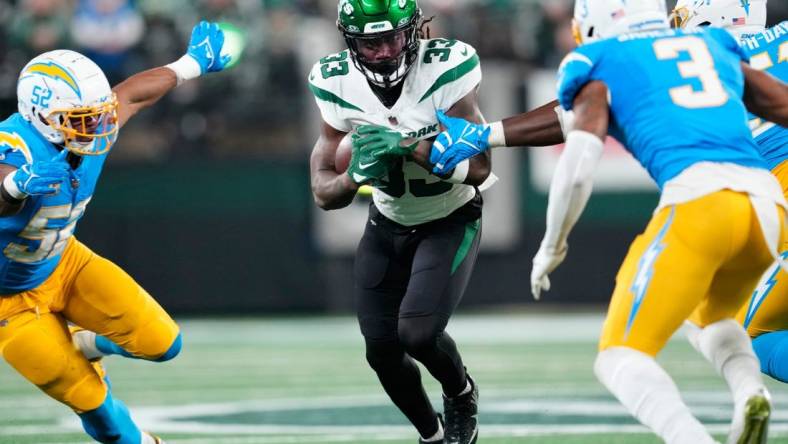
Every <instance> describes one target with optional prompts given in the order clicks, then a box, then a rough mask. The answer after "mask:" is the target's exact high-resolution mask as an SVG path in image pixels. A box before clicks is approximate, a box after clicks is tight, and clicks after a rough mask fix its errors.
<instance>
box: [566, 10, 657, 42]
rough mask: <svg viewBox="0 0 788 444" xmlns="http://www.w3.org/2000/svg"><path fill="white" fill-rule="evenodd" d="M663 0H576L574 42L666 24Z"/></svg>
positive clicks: (593, 39)
mask: <svg viewBox="0 0 788 444" xmlns="http://www.w3.org/2000/svg"><path fill="white" fill-rule="evenodd" d="M669 27H670V22H669V21H668V13H667V7H666V6H665V0H576V1H575V17H574V21H573V25H572V28H573V29H572V30H573V33H574V35H575V41H576V42H577V44H578V45H580V44H583V43H591V42H593V41H596V40H601V39H606V38H610V37H613V36H616V35H619V34H626V33H629V32H639V31H646V30H651V29H664V28H669Z"/></svg>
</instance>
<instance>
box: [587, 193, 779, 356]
mask: <svg viewBox="0 0 788 444" xmlns="http://www.w3.org/2000/svg"><path fill="white" fill-rule="evenodd" d="M779 211H780V213H781V215H783V214H784V211H783V210H782V208H780V209H779ZM784 228H785V227H783V229H784ZM784 238H785V237H784V236H783V239H784ZM781 241H782V240H781ZM772 261H773V258H772V256H771V253H770V252H769V250H768V247H767V246H766V242H765V240H764V238H763V234H762V231H761V228H760V224H759V222H758V219H757V216H756V215H755V212H754V210H753V208H752V205H751V204H750V200H749V197H748V196H747V195H746V194H742V193H737V192H733V191H729V190H723V191H718V192H716V193H712V194H709V195H707V196H704V197H701V198H699V199H696V200H693V201H690V202H686V203H683V204H679V205H674V206H670V207H667V208H663V209H662V210H660V211H659V212H658V213H657V214H655V215H654V216H653V217H652V219H651V221H650V222H649V224H648V226H647V227H646V231H645V232H644V233H643V234H641V235H640V236H638V237H637V238H636V239H635V241H634V242H633V243H632V245H631V247H630V249H629V252H628V253H627V256H626V258H625V259H624V262H623V264H622V265H621V268H620V270H619V272H618V275H617V277H616V288H615V290H614V292H613V298H612V300H611V302H610V307H609V310H608V315H607V319H606V320H605V323H604V326H603V330H602V336H601V339H600V344H599V348H600V350H604V349H606V348H608V347H615V346H626V347H630V348H633V349H636V350H639V351H641V352H644V353H647V354H649V355H651V356H656V354H657V353H658V352H659V351H660V350H661V349H662V347H663V346H664V345H665V343H666V342H667V341H668V339H669V338H670V337H671V335H672V334H673V333H674V332H675V331H676V330H677V329H678V328H679V327H680V326H681V324H682V322H683V321H684V320H685V319H687V317H688V316H690V314H692V313H693V310H696V309H697V310H696V315H697V321H698V323H699V325H700V326H706V325H708V324H710V323H713V322H716V321H719V320H721V319H724V318H731V317H733V316H734V315H735V314H736V312H737V311H738V310H739V308H740V307H741V306H742V304H743V303H744V301H745V299H746V298H747V297H748V295H749V294H750V292H751V291H752V289H753V288H754V287H755V284H756V283H757V282H758V279H759V278H760V276H761V274H762V273H763V272H764V270H766V268H767V267H768V266H769V264H771V263H772Z"/></svg>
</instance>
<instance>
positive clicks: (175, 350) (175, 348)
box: [155, 333, 183, 362]
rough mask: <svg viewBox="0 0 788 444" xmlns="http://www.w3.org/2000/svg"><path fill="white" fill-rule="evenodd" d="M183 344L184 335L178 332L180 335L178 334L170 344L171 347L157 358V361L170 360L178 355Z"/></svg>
mask: <svg viewBox="0 0 788 444" xmlns="http://www.w3.org/2000/svg"><path fill="white" fill-rule="evenodd" d="M182 346H183V337H182V334H181V333H178V336H176V337H175V340H174V341H172V345H170V348H168V349H167V351H166V352H164V354H163V355H161V356H159V357H158V358H156V359H155V361H156V362H164V361H169V360H170V359H172V358H174V357H176V356H178V354H179V353H180V352H181V348H182Z"/></svg>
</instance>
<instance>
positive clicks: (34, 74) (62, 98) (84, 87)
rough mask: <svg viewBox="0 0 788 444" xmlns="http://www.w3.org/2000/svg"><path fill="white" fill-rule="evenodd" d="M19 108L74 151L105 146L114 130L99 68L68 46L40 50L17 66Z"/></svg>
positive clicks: (113, 105)
mask: <svg viewBox="0 0 788 444" xmlns="http://www.w3.org/2000/svg"><path fill="white" fill-rule="evenodd" d="M16 97H17V100H18V106H19V114H21V115H22V117H24V118H25V119H26V120H27V121H28V122H30V123H31V124H32V125H33V127H34V128H35V129H36V130H37V131H38V132H39V133H40V134H41V135H42V136H44V138H45V139H46V140H48V141H49V142H51V143H54V144H58V145H62V146H63V147H65V148H66V149H68V150H69V151H71V152H73V153H76V154H79V155H98V154H103V153H105V152H107V151H108V150H109V149H110V148H111V147H112V144H113V143H115V140H116V138H117V133H118V126H117V121H118V113H117V111H118V101H117V98H116V97H115V93H114V92H113V91H112V88H111V87H110V86H109V82H108V81H107V77H106V76H105V75H104V72H103V71H102V70H101V68H99V67H98V65H96V64H95V63H93V61H91V60H90V59H88V58H87V57H85V56H83V55H82V54H80V53H78V52H74V51H69V50H56V51H50V52H46V53H44V54H41V55H39V56H38V57H35V58H34V59H33V60H31V61H30V62H29V63H28V64H27V65H25V67H24V68H23V69H22V72H21V73H20V74H19V80H18V81H17V84H16Z"/></svg>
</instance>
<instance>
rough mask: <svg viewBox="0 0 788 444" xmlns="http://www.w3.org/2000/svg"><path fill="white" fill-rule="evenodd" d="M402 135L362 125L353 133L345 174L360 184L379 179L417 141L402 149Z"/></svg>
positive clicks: (414, 146)
mask: <svg viewBox="0 0 788 444" xmlns="http://www.w3.org/2000/svg"><path fill="white" fill-rule="evenodd" d="M404 139H405V138H404V137H403V136H402V134H400V133H398V132H396V131H392V130H390V129H388V128H385V127H382V126H375V125H363V126H360V127H358V130H357V131H356V133H355V134H353V153H352V155H351V157H350V165H349V166H348V170H347V173H348V174H349V175H350V178H351V179H353V182H355V183H358V184H362V183H366V182H370V181H374V180H377V179H381V178H382V177H383V176H385V175H386V174H388V172H389V169H390V168H391V166H392V165H393V164H394V163H396V161H397V159H398V158H399V157H402V156H407V155H410V154H411V153H412V152H413V150H414V149H416V145H417V144H418V141H416V142H414V143H412V144H410V145H406V146H403V145H401V143H402V141H403V140H404Z"/></svg>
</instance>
